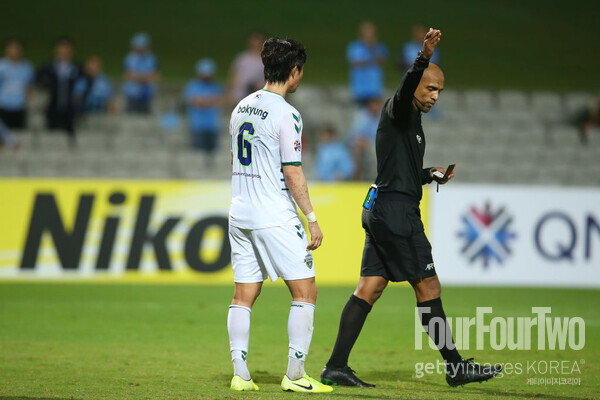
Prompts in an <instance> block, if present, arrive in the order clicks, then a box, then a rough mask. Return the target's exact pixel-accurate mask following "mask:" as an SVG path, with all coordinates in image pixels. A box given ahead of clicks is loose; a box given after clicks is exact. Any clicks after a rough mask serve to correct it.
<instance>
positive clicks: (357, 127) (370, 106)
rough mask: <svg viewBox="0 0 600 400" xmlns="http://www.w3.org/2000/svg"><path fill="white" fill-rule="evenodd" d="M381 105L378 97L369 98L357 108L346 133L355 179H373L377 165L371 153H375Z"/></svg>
mask: <svg viewBox="0 0 600 400" xmlns="http://www.w3.org/2000/svg"><path fill="white" fill-rule="evenodd" d="M382 107H383V104H382V102H381V100H380V99H378V98H372V99H369V101H368V102H367V106H366V107H365V108H364V109H361V110H359V111H358V113H357V114H356V116H355V117H354V122H353V123H352V126H351V128H350V132H349V133H348V141H349V144H350V148H351V149H352V155H353V156H354V164H355V166H356V170H355V173H354V179H355V180H367V181H368V180H373V179H375V175H376V172H377V171H376V170H377V165H376V160H375V159H374V158H373V155H374V154H375V137H376V136H377V127H378V126H379V118H380V117H381V109H382Z"/></svg>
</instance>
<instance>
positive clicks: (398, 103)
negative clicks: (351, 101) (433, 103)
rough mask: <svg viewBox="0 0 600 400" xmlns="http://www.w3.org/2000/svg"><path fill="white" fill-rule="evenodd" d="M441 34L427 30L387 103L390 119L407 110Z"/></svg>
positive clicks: (433, 30) (434, 30)
mask: <svg viewBox="0 0 600 400" xmlns="http://www.w3.org/2000/svg"><path fill="white" fill-rule="evenodd" d="M441 36H442V33H441V32H440V31H439V30H436V29H431V28H430V29H429V32H427V34H426V35H425V40H424V41H423V49H422V51H421V52H420V53H419V55H418V56H417V58H416V59H415V61H414V63H413V65H412V66H411V67H410V68H409V69H408V71H406V73H405V74H404V77H403V78H402V83H401V84H400V86H399V87H398V90H396V93H395V94H394V97H392V100H391V101H390V102H388V110H387V111H388V113H389V115H390V117H392V118H398V117H400V116H401V115H402V112H404V111H405V110H407V109H408V108H409V107H410V106H411V104H412V100H413V97H414V94H415V90H416V89H417V86H419V82H420V81H421V77H422V76H423V72H424V71H425V69H426V68H427V67H428V66H429V60H430V59H431V57H433V51H434V49H435V46H437V45H438V43H439V42H440V38H441Z"/></svg>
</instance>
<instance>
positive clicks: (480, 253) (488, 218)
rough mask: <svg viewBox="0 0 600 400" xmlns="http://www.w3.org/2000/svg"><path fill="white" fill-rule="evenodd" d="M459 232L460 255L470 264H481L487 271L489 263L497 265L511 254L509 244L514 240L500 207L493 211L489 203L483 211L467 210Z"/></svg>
mask: <svg viewBox="0 0 600 400" xmlns="http://www.w3.org/2000/svg"><path fill="white" fill-rule="evenodd" d="M462 221H463V224H464V225H463V231H461V232H459V233H458V236H459V237H462V238H463V239H464V241H465V243H464V246H463V247H462V249H461V253H462V254H463V255H464V256H465V257H466V258H467V259H468V260H469V261H470V262H471V263H474V262H476V261H478V260H481V262H482V263H483V266H484V268H488V267H489V266H490V263H491V262H492V260H496V261H497V262H498V263H499V264H502V262H503V261H504V260H505V259H506V257H508V256H509V255H510V253H511V251H510V247H509V242H510V241H511V240H512V239H514V238H515V237H516V234H515V233H514V232H512V231H511V227H510V225H511V223H512V217H511V216H510V215H509V214H508V213H506V212H505V210H504V207H501V208H500V209H498V210H497V211H493V210H492V208H491V207H490V204H489V203H486V205H485V207H484V208H483V210H478V209H477V208H475V207H471V209H470V210H469V212H467V213H466V214H465V215H463V217H462Z"/></svg>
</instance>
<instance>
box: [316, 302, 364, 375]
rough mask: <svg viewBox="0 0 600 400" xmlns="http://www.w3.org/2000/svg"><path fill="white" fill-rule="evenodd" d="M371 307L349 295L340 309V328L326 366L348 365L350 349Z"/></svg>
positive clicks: (339, 366)
mask: <svg viewBox="0 0 600 400" xmlns="http://www.w3.org/2000/svg"><path fill="white" fill-rule="evenodd" d="M371 308H373V306H371V305H370V304H369V303H367V302H366V301H364V300H363V299H360V298H358V297H356V296H355V295H352V296H350V299H349V300H348V302H347V303H346V306H345V307H344V310H343V311H342V318H341V319H340V329H339V331H338V337H337V340H336V341H335V347H334V348H333V353H331V358H330V359H329V361H328V362H327V366H328V367H334V368H343V367H345V366H346V365H348V357H349V356H350V351H351V350H352V347H353V346H354V343H355V342H356V339H357V338H358V335H359V334H360V331H361V330H362V327H363V325H364V324H365V320H366V319H367V314H369V312H370V311H371Z"/></svg>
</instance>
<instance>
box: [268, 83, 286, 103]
mask: <svg viewBox="0 0 600 400" xmlns="http://www.w3.org/2000/svg"><path fill="white" fill-rule="evenodd" d="M263 90H266V91H268V92H271V93H275V94H278V95H280V96H281V97H283V98H284V99H285V95H286V94H287V92H288V84H287V83H284V84H281V83H269V82H267V84H266V85H265V87H264V88H263Z"/></svg>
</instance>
